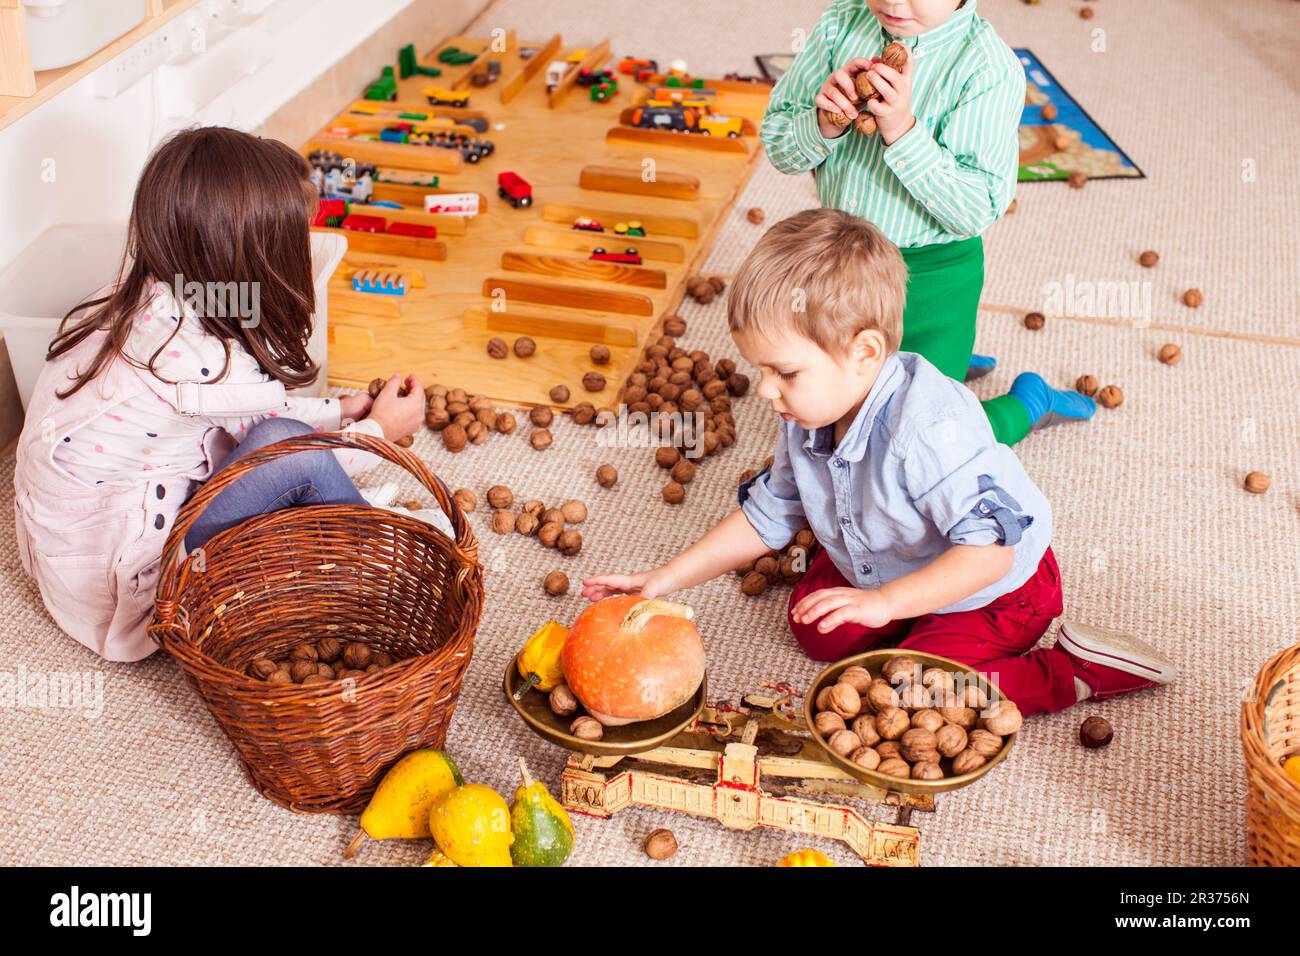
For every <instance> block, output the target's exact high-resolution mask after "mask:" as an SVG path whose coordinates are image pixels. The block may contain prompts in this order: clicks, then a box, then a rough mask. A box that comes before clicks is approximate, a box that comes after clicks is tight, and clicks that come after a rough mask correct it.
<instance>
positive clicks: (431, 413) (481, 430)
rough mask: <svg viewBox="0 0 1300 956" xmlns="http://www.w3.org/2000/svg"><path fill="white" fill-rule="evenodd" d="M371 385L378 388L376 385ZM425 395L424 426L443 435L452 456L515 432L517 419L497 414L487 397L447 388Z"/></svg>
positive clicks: (432, 388)
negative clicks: (489, 438)
mask: <svg viewBox="0 0 1300 956" xmlns="http://www.w3.org/2000/svg"><path fill="white" fill-rule="evenodd" d="M375 381H376V382H377V381H379V379H375ZM370 385H371V388H374V382H371V383H370ZM424 395H425V398H426V406H425V411H424V423H425V424H426V425H428V426H429V428H431V429H432V430H433V431H435V432H441V433H442V443H443V445H444V446H446V448H447V450H448V451H450V452H462V451H464V450H465V446H466V445H481V444H483V443H484V442H485V441H487V439H488V436H489V435H491V434H492V433H493V432H500V433H501V434H503V435H509V434H510V433H511V432H513V431H514V430H515V426H516V424H517V422H516V421H515V416H514V415H513V414H512V413H511V412H502V411H497V409H496V406H494V405H493V404H492V402H491V400H490V399H488V398H486V397H485V396H483V395H470V394H469V393H468V392H466V391H465V390H464V389H463V388H448V387H447V386H446V385H430V386H429V387H428V388H426V389H425V390H424Z"/></svg>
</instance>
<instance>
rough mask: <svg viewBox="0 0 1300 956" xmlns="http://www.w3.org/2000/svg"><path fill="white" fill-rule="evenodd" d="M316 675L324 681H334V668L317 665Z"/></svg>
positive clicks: (327, 665)
mask: <svg viewBox="0 0 1300 956" xmlns="http://www.w3.org/2000/svg"><path fill="white" fill-rule="evenodd" d="M316 673H317V674H319V675H320V676H321V677H324V678H325V679H326V680H333V679H334V668H333V667H331V666H330V665H329V664H317V665H316Z"/></svg>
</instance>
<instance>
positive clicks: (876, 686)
mask: <svg viewBox="0 0 1300 956" xmlns="http://www.w3.org/2000/svg"><path fill="white" fill-rule="evenodd" d="M867 704H868V705H869V706H870V707H871V709H872V710H873V711H875V712H876V713H877V714H879V713H881V712H882V711H886V710H890V709H891V708H894V707H897V706H898V691H896V690H894V688H893V687H891V686H890V684H889V681H887V680H884V679H883V678H879V677H878V678H876V679H875V680H873V681H872V682H871V686H870V687H868V688H867Z"/></svg>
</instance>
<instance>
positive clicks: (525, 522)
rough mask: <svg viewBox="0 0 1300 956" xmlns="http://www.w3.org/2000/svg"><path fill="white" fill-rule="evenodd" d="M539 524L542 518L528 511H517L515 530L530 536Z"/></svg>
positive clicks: (534, 532)
mask: <svg viewBox="0 0 1300 956" xmlns="http://www.w3.org/2000/svg"><path fill="white" fill-rule="evenodd" d="M541 526H542V519H541V518H539V517H537V515H535V514H532V513H531V512H528V511H521V512H519V517H518V518H516V519H515V530H516V531H518V532H519V533H520V534H522V535H527V536H532V535H534V534H536V533H537V529H538V528H540V527H541Z"/></svg>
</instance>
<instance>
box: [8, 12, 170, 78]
mask: <svg viewBox="0 0 1300 956" xmlns="http://www.w3.org/2000/svg"><path fill="white" fill-rule="evenodd" d="M22 4H23V9H24V10H26V11H27V42H28V46H29V47H30V48H31V55H32V69H34V70H55V69H58V68H59V67H61V66H68V65H69V64H72V63H79V62H81V61H82V60H84V59H85V58H86V57H88V56H90V55H91V54H92V53H94V52H95V51H96V50H100V49H103V48H104V47H106V46H108V45H109V44H110V43H112V42H113V41H114V40H116V39H117V38H118V37H120V36H122V35H123V34H125V33H129V32H130V31H131V30H134V29H135V28H136V27H138V26H139V25H140V24H141V23H143V22H144V20H145V16H146V14H147V13H148V0H22Z"/></svg>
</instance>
